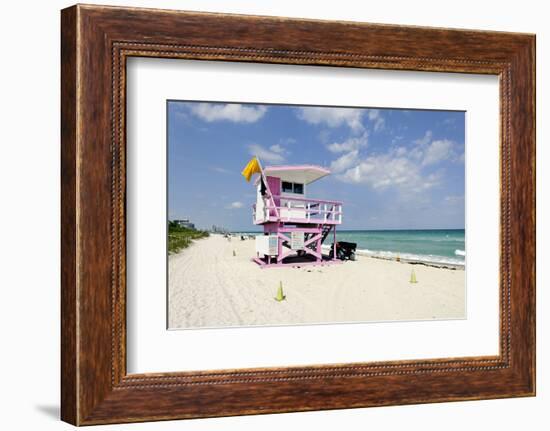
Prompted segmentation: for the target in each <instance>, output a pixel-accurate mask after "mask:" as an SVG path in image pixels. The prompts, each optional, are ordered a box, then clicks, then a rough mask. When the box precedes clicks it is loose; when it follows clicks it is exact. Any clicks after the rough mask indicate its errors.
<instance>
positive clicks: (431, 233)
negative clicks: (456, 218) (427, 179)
mask: <svg viewBox="0 0 550 431" xmlns="http://www.w3.org/2000/svg"><path fill="white" fill-rule="evenodd" d="M336 237H337V240H339V241H350V242H355V243H357V249H358V253H360V254H365V255H371V256H379V257H388V258H393V257H396V256H397V255H399V256H400V257H402V258H404V259H410V260H414V261H422V262H433V263H448V264H455V265H464V263H465V257H466V253H465V251H466V248H465V235H464V229H445V230H444V229H434V230H376V231H375V230H356V231H339V232H337V234H336Z"/></svg>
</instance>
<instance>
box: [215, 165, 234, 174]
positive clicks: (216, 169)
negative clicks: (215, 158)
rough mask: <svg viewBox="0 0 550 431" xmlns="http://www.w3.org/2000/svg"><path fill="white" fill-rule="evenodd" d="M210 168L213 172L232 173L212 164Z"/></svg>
mask: <svg viewBox="0 0 550 431" xmlns="http://www.w3.org/2000/svg"><path fill="white" fill-rule="evenodd" d="M210 169H211V170H213V171H214V172H218V173H220V174H232V173H233V172H231V171H230V170H229V169H225V168H221V167H219V166H212V167H211V168H210Z"/></svg>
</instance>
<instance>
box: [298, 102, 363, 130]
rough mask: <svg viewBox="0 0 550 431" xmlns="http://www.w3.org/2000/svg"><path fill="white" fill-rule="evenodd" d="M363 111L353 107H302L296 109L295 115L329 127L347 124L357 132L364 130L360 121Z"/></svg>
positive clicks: (311, 122) (309, 121)
mask: <svg viewBox="0 0 550 431" xmlns="http://www.w3.org/2000/svg"><path fill="white" fill-rule="evenodd" d="M363 112H364V111H363V110H361V109H354V108H331V107H304V108H298V109H297V116H298V118H299V119H301V120H304V121H306V122H308V123H310V124H323V125H326V126H328V127H331V128H332V127H340V126H342V125H347V126H348V127H349V128H350V129H351V130H352V131H354V132H357V133H359V132H362V131H363V130H364V127H363V124H362V122H361V119H362V116H363Z"/></svg>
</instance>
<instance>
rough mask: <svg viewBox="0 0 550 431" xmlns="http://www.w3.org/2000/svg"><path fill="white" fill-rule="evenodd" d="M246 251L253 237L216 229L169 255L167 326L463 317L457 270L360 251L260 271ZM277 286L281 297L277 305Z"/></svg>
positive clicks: (251, 249) (251, 251) (462, 289)
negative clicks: (329, 261)
mask: <svg viewBox="0 0 550 431" xmlns="http://www.w3.org/2000/svg"><path fill="white" fill-rule="evenodd" d="M253 255H254V241H252V240H248V239H247V240H244V241H241V240H240V238H239V237H232V238H231V240H229V239H227V238H224V236H223V235H216V234H213V235H211V236H210V237H208V238H204V239H199V240H196V241H194V242H193V244H192V245H190V247H188V248H187V249H185V250H183V251H182V252H180V253H177V254H174V255H170V256H169V260H168V267H169V269H168V270H169V274H168V287H169V291H168V311H169V312H168V323H169V328H170V329H186V328H207V327H208V328H220V327H243V326H271V325H276V326H279V325H296V324H321V323H353V322H375V321H377V322H379V321H403V320H434V319H461V318H465V314H466V305H465V271H463V270H462V271H461V270H456V269H455V268H446V267H439V266H433V265H427V264H426V263H417V262H406V261H405V260H404V259H401V261H399V262H397V261H395V260H389V259H384V258H377V257H373V256H363V255H360V254H359V255H358V256H357V259H356V261H345V262H343V263H342V264H337V265H324V266H303V267H295V268H291V267H289V268H265V269H262V268H260V267H259V266H258V265H257V264H255V263H254V262H252V261H251V259H252V257H253ZM205 268H207V269H205ZM413 270H414V272H415V275H416V278H417V280H418V283H416V284H413V283H410V278H411V275H412V271H413ZM280 283H282V284H283V289H284V295H286V299H285V300H284V301H282V302H277V301H275V300H274V297H275V296H276V293H277V288H278V286H279V284H280Z"/></svg>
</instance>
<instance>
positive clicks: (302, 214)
mask: <svg viewBox="0 0 550 431" xmlns="http://www.w3.org/2000/svg"><path fill="white" fill-rule="evenodd" d="M258 164H259V163H258ZM260 170H261V173H260V175H259V176H258V177H257V178H256V181H255V185H256V190H257V193H256V203H255V204H254V205H253V222H254V224H256V225H262V226H263V229H264V233H263V235H258V236H256V254H257V256H256V257H254V258H253V260H254V261H255V262H256V263H258V264H259V265H260V266H261V267H262V268H266V267H276V266H303V265H324V264H328V263H337V262H340V261H339V260H338V259H337V258H336V255H337V253H336V249H335V248H336V226H337V225H339V224H341V223H342V202H338V201H329V200H321V199H309V198H307V197H306V196H307V193H306V192H307V187H308V186H309V185H310V184H311V183H313V182H314V181H317V180H319V179H321V178H323V177H325V176H327V175H329V174H330V171H329V170H328V169H325V168H322V167H320V166H313V165H296V166H267V167H266V168H265V169H261V167H260ZM330 234H332V237H333V238H332V239H333V241H332V243H333V244H332V247H334V250H333V252H332V253H330V254H329V255H323V253H322V247H321V246H322V244H323V242H324V241H325V239H326V238H327V237H328V236H329V235H330Z"/></svg>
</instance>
